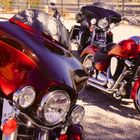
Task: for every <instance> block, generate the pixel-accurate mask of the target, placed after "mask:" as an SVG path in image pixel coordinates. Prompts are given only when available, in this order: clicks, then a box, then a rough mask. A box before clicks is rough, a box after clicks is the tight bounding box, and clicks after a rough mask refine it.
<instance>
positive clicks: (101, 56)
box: [94, 43, 115, 62]
mask: <svg viewBox="0 0 140 140" xmlns="http://www.w3.org/2000/svg"><path fill="white" fill-rule="evenodd" d="M114 45H115V43H109V44H108V45H107V46H106V47H103V48H100V49H99V50H98V51H97V52H96V54H95V56H94V62H98V61H102V60H107V59H109V57H108V55H107V54H108V52H109V51H110V50H111V49H112V47H113V46H114Z"/></svg>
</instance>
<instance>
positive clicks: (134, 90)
mask: <svg viewBox="0 0 140 140" xmlns="http://www.w3.org/2000/svg"><path fill="white" fill-rule="evenodd" d="M139 87H140V78H139V79H138V80H137V81H136V82H135V83H134V86H133V88H132V90H131V99H133V100H134V99H135V95H136V93H137V90H138V88H139Z"/></svg>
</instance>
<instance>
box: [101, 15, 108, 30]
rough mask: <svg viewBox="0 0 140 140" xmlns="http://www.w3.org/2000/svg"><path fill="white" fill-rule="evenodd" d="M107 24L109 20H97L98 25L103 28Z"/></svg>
mask: <svg viewBox="0 0 140 140" xmlns="http://www.w3.org/2000/svg"><path fill="white" fill-rule="evenodd" d="M108 25H109V22H108V20H107V19H106V18H102V19H100V20H99V21H98V27H100V28H102V29H104V28H106V27H107V26H108Z"/></svg>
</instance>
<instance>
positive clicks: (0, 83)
mask: <svg viewBox="0 0 140 140" xmlns="http://www.w3.org/2000/svg"><path fill="white" fill-rule="evenodd" d="M35 65H36V64H35V63H34V62H33V61H32V60H31V59H30V58H29V57H28V56H27V55H25V54H24V53H23V52H20V51H19V50H17V49H15V48H13V47H11V46H10V45H8V44H6V43H4V42H2V41H0V88H1V90H2V91H3V93H4V94H5V95H6V96H8V95H9V94H10V93H12V92H14V91H15V90H16V89H18V88H19V87H20V86H22V85H24V84H26V82H27V79H28V75H29V74H30V72H31V71H32V70H33V69H34V68H35V67H36V66H35Z"/></svg>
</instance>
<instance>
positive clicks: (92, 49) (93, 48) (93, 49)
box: [80, 45, 98, 57]
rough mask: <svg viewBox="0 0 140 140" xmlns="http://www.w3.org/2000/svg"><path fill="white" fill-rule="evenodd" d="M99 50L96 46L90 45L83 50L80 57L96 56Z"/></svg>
mask: <svg viewBox="0 0 140 140" xmlns="http://www.w3.org/2000/svg"><path fill="white" fill-rule="evenodd" d="M97 50H98V48H97V47H96V46H95V45H89V46H87V47H86V48H85V49H84V50H83V52H82V53H81V55H80V57H82V56H84V55H85V54H92V55H93V56H94V55H95V53H96V51H97Z"/></svg>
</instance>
